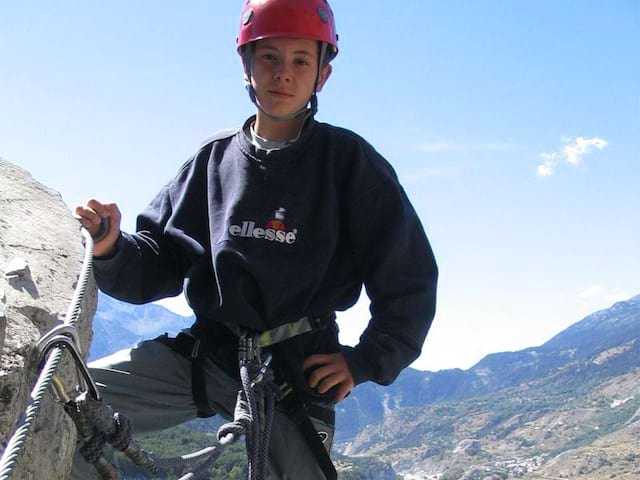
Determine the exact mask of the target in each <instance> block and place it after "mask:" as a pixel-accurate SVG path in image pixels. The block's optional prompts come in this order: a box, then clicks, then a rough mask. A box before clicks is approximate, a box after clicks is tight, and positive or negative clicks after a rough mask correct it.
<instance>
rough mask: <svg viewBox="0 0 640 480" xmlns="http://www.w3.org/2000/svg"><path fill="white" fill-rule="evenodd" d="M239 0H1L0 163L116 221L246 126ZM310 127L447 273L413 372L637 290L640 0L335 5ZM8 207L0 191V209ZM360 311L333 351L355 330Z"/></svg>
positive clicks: (546, 332) (536, 335)
mask: <svg viewBox="0 0 640 480" xmlns="http://www.w3.org/2000/svg"><path fill="white" fill-rule="evenodd" d="M241 5H242V2H241V1H225V2H211V1H208V2H205V1H193V2H183V3H182V4H178V3H175V2H166V1H154V2H151V1H136V2H130V1H111V2H80V1H67V2H56V3H55V4H54V3H52V2H44V1H33V2H4V3H3V4H2V6H0V21H1V22H2V29H1V30H0V156H2V157H3V158H5V159H8V160H10V161H12V162H14V163H16V164H18V165H20V166H22V167H24V168H26V169H27V170H29V171H30V172H31V173H32V174H33V175H34V176H35V177H36V178H37V179H38V180H40V181H41V182H43V183H45V184H46V185H48V186H49V187H51V188H54V189H56V190H58V191H60V192H61V193H62V195H63V198H64V199H65V201H66V202H67V204H68V205H70V206H74V205H76V204H77V203H78V202H84V201H85V200H86V199H88V198H90V197H95V198H98V199H103V200H114V201H116V202H118V204H119V205H120V207H121V209H122V211H123V213H124V227H125V229H128V230H131V229H132V228H133V226H134V222H135V215H136V214H137V212H139V211H140V210H141V209H143V208H144V206H145V205H146V203H147V202H148V201H149V200H150V199H151V198H152V197H153V195H154V194H155V193H156V192H157V190H158V189H159V188H160V187H161V186H162V185H163V184H164V183H165V182H166V181H168V180H169V179H170V178H171V177H172V176H173V175H174V173H175V171H176V170H177V168H178V167H179V166H180V165H181V164H182V163H183V162H184V161H185V160H186V159H187V158H188V156H189V155H190V154H191V153H192V152H193V150H194V148H195V147H196V146H197V145H198V143H199V142H200V141H201V140H202V139H203V138H205V137H206V136H207V135H209V134H210V133H212V132H215V131H217V130H220V129H223V128H229V127H235V126H238V125H239V124H241V122H242V121H243V120H244V119H245V118H246V117H247V116H248V115H250V114H251V113H252V105H251V104H250V103H249V101H248V99H247V98H246V93H245V92H244V90H243V86H242V73H241V69H240V62H239V59H238V57H237V54H236V53H235V37H236V29H237V24H238V20H237V18H238V15H239V11H240V8H241ZM332 5H333V9H334V12H335V15H336V18H337V25H338V32H339V34H340V54H339V56H338V58H337V59H336V60H335V63H334V72H333V75H332V77H331V78H330V80H329V82H328V83H327V85H326V88H325V89H324V91H323V92H322V93H321V95H320V111H319V114H318V119H319V120H322V121H328V122H330V123H334V124H337V125H340V126H343V127H346V128H350V129H352V130H355V131H356V132H358V133H360V134H361V135H363V136H364V137H365V138H367V139H368V140H369V141H370V142H371V143H372V144H373V145H374V146H375V147H376V148H377V149H378V150H379V151H380V152H381V153H382V154H383V155H385V157H386V158H387V159H388V160H389V161H390V162H391V163H392V164H393V165H394V167H395V168H396V170H397V172H398V175H399V177H400V179H401V181H402V182H403V184H404V186H405V188H406V190H407V192H408V193H409V196H410V198H411V199H412V201H413V203H414V205H415V207H416V210H417V211H418V213H419V214H420V217H421V219H422V221H423V223H424V225H425V228H426V230H427V233H428V236H429V238H430V240H431V242H432V246H433V248H434V251H435V253H436V256H437V259H438V263H439V265H440V269H441V281H440V294H439V306H438V313H437V316H436V320H435V322H434V324H433V327H432V331H431V333H430V335H429V338H428V339H427V343H426V345H425V349H424V354H423V356H422V357H421V358H420V360H419V361H418V362H416V364H415V365H414V366H415V367H417V368H425V369H426V368H428V369H440V368H450V367H461V368H467V367H469V366H471V365H472V364H473V363H475V362H476V361H478V360H479V359H480V358H481V357H482V356H483V355H485V354H487V353H490V352H495V351H504V350H515V349H520V348H524V347H527V346H533V345H537V344H540V343H543V342H544V341H546V340H547V339H549V338H550V337H551V336H552V335H554V334H556V333H558V332H559V331H560V330H562V329H563V328H565V327H566V326H568V325H569V324H571V323H573V322H575V321H577V320H579V319H581V318H582V317H583V316H584V315H586V314H588V313H590V312H592V311H594V310H596V309H599V308H604V307H607V306H609V305H610V304H611V303H613V302H614V301H616V300H620V299H623V298H626V297H630V296H632V295H635V294H638V293H640V281H639V275H638V274H639V273H640V253H639V250H640V249H639V248H638V245H639V241H640V219H639V212H640V194H639V193H638V190H639V188H638V184H639V183H640V166H639V160H640V158H639V155H638V152H639V151H640V3H639V2H637V1H635V0H629V1H623V0H612V1H608V2H601V1H599V2H596V1H588V0H580V1H572V2H569V1H565V2H558V1H544V0H536V1H533V0H529V1H521V2H512V1H506V0H503V1H498V0H493V1H488V0H477V1H474V2H471V1H460V0H452V1H444V0H442V1H427V0H409V1H406V2H402V3H398V2H391V1H380V2H376V3H373V2H360V1H344V0H343V1H341V2H338V1H335V0H334V2H333V4H332ZM0 195H1V193H0ZM367 319H368V317H367V306H366V304H365V303H364V302H362V303H360V304H359V305H358V306H357V307H356V308H355V309H353V311H351V312H350V313H347V314H345V315H343V316H342V317H341V328H342V334H343V339H344V340H345V341H347V342H354V341H357V337H358V335H359V331H360V330H361V329H362V328H363V326H364V325H365V324H366V321H367Z"/></svg>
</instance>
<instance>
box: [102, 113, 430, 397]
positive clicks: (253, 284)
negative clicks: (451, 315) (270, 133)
mask: <svg viewBox="0 0 640 480" xmlns="http://www.w3.org/2000/svg"><path fill="white" fill-rule="evenodd" d="M95 274H96V279H97V281H98V285H99V286H100V288H101V289H102V290H103V291H105V292H106V293H108V294H110V295H112V296H114V297H116V298H119V299H121V300H124V301H127V302H131V303H146V302H151V301H154V300H158V299H161V298H164V297H168V296H174V295H177V294H179V293H180V292H181V291H182V289H183V287H184V288H185V293H186V296H187V299H188V301H189V304H190V305H191V307H192V308H193V310H194V312H195V314H196V318H197V320H196V324H195V326H194V330H195V331H198V332H199V334H200V335H205V336H209V340H211V341H210V342H207V343H209V344H212V345H216V343H217V344H219V346H220V348H219V350H220V351H221V352H223V351H224V352H226V353H225V355H227V356H229V357H230V356H231V355H235V346H234V349H229V348H226V349H225V345H226V346H228V340H229V339H228V338H226V337H225V335H224V333H223V332H225V331H226V329H224V328H220V327H221V325H224V324H233V325H238V326H241V327H245V328H248V329H251V330H256V331H264V330H266V329H270V328H273V327H275V326H278V325H281V324H284V323H289V322H292V321H295V320H297V319H298V318H300V317H302V316H305V315H322V314H327V313H330V312H333V311H343V310H346V309H348V308H349V307H351V306H353V305H354V303H355V302H356V301H357V299H358V295H359V293H360V290H361V287H362V285H363V284H364V286H365V288H366V292H367V295H368V296H369V298H370V300H371V309H370V310H371V320H370V322H369V325H368V327H367V328H366V330H365V331H364V333H363V334H362V336H361V338H360V343H359V344H358V345H357V346H356V347H355V348H349V347H340V346H339V345H338V343H337V332H336V331H335V329H327V330H325V331H321V332H319V333H314V334H307V335H302V336H301V337H305V338H299V339H294V341H292V342H284V343H283V344H282V347H281V351H282V352H284V353H283V355H284V357H286V358H285V359H284V360H282V361H283V362H286V363H288V364H291V363H292V362H293V363H296V364H298V365H293V368H294V369H298V370H300V372H301V367H302V360H303V358H304V357H306V356H308V355H311V354H313V353H330V352H336V351H340V350H342V351H343V352H344V354H345V356H346V359H347V362H348V364H349V367H350V369H351V372H352V375H353V376H354V379H355V381H356V383H361V382H363V381H367V380H373V381H375V382H378V383H380V384H385V385H386V384H389V383H391V382H392V381H393V380H394V379H395V378H396V377H397V375H398V374H399V373H400V371H401V370H402V369H403V368H405V367H407V366H408V365H409V364H410V363H411V362H412V361H413V360H415V359H416V358H417V357H418V356H419V354H420V351H421V348H422V344H423V343H424V339H425V336H426V334H427V331H428V330H429V327H430V325H431V322H432V319H433V316H434V313H435V300H436V281H437V267H436V263H435V260H434V257H433V253H432V251H431V248H430V246H429V243H428V241H427V238H426V236H425V233H424V231H423V228H422V225H421V223H420V220H419V219H418V217H417V215H416V213H415V211H414V209H413V207H412V206H411V204H410V202H409V200H408V198H407V196H406V194H405V192H404V190H403V189H402V187H401V186H400V184H399V182H398V179H397V176H396V174H395V172H394V171H393V168H392V167H391V166H390V165H389V163H388V162H387V161H386V160H385V159H384V158H383V157H382V156H381V155H380V154H379V153H377V152H376V151H375V150H374V149H373V147H371V145H369V144H368V143H367V142H366V141H364V140H363V139H362V138H361V137H359V136H357V135H356V134H354V133H353V132H351V131H348V130H345V129H341V128H337V127H334V126H331V125H328V124H324V123H318V122H316V121H313V120H312V121H311V122H310V124H309V126H308V127H307V128H306V129H305V131H304V133H303V134H302V136H301V137H300V139H299V140H298V141H297V142H295V143H294V144H292V145H291V146H289V147H287V148H284V149H282V150H278V151H273V152H270V153H269V154H266V153H265V152H264V151H260V150H257V149H256V148H255V147H254V146H253V145H252V144H251V142H250V141H249V139H248V138H247V136H246V135H245V134H244V132H243V131H242V130H240V131H237V132H234V133H229V134H220V135H217V136H216V137H214V138H213V139H212V140H210V141H208V142H206V143H205V144H204V145H203V146H202V147H201V148H199V150H198V151H197V152H196V153H195V155H194V156H193V157H192V158H191V159H189V160H188V161H187V162H186V163H185V164H184V165H183V166H182V168H181V169H180V170H179V171H178V174H177V175H176V176H175V178H174V179H173V180H171V181H170V182H169V183H168V184H167V185H166V186H165V187H164V188H163V189H162V190H161V191H160V193H158V195H157V196H156V197H155V199H154V200H153V201H152V202H151V204H150V205H149V206H148V207H147V209H146V210H145V211H144V212H143V213H142V214H140V215H139V217H138V221H137V232H136V233H134V234H128V233H124V232H123V233H122V235H121V237H120V239H119V240H118V243H117V249H116V253H115V255H113V256H112V257H110V258H108V259H98V260H97V261H96V262H95ZM314 336H315V337H316V338H312V337H314ZM318 336H319V337H320V338H317V337H318ZM287 343H290V345H289V346H287ZM287 349H289V350H291V351H293V352H295V353H294V354H292V356H291V355H290V356H287V352H286V351H287ZM214 350H215V349H214ZM232 350H233V351H232ZM222 356H224V355H222ZM289 367H290V368H291V367H292V366H291V365H289ZM298 380H299V381H294V383H299V384H300V385H299V386H300V388H304V386H303V385H302V383H304V381H303V380H302V377H301V373H300V375H299V378H298Z"/></svg>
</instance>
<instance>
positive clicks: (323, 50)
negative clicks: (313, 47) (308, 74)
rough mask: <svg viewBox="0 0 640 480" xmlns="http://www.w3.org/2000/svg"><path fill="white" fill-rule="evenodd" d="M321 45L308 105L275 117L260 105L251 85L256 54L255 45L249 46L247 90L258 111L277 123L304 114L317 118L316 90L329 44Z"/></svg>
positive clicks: (247, 53)
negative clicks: (254, 55) (254, 54)
mask: <svg viewBox="0 0 640 480" xmlns="http://www.w3.org/2000/svg"><path fill="white" fill-rule="evenodd" d="M320 44H321V47H320V55H319V56H318V72H317V74H316V81H315V84H314V86H313V93H312V94H311V98H309V100H307V103H306V104H305V106H304V107H303V108H301V109H300V110H298V111H297V112H293V113H290V114H288V115H273V114H271V113H269V112H267V110H266V109H265V108H264V107H263V106H262V105H260V100H258V96H257V95H256V91H255V89H254V88H253V85H252V84H251V70H252V69H253V53H254V48H255V44H250V45H249V46H248V48H247V52H246V53H245V56H246V60H245V62H246V63H245V73H246V75H247V80H246V82H245V88H246V89H247V93H248V94H249V98H250V99H251V102H252V103H253V104H254V105H255V106H256V108H257V109H258V110H260V111H261V112H262V113H264V114H265V115H266V116H267V117H269V118H270V119H272V120H275V121H276V122H286V121H287V120H291V119H292V118H295V117H297V116H298V115H301V114H303V113H304V114H308V115H309V116H311V117H313V116H315V114H316V113H317V112H318V95H317V92H316V90H317V88H318V82H319V81H320V71H321V70H322V65H323V63H324V59H325V56H326V54H327V44H326V43H324V42H320ZM309 104H310V105H309ZM307 105H309V108H307Z"/></svg>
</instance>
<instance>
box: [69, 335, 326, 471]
mask: <svg viewBox="0 0 640 480" xmlns="http://www.w3.org/2000/svg"><path fill="white" fill-rule="evenodd" d="M205 362H206V363H205V372H206V386H207V396H208V398H209V399H210V406H211V407H212V408H213V410H215V411H216V412H217V413H218V414H220V415H221V416H223V417H224V418H226V419H232V418H233V410H234V406H235V402H236V396H237V393H238V390H239V389H240V388H241V385H240V383H239V382H238V381H236V380H235V379H234V378H232V377H229V376H228V375H227V374H226V373H225V372H223V371H222V370H221V369H220V368H219V367H218V366H217V365H216V364H215V363H214V362H213V361H211V360H206V361H205ZM89 368H90V370H91V374H92V375H93V377H94V379H95V381H96V383H99V384H100V385H99V387H100V393H101V395H102V396H103V398H104V401H105V402H106V403H108V404H109V405H111V406H112V407H113V410H114V411H116V412H122V413H123V414H124V415H126V416H128V417H129V418H130V419H131V420H132V421H133V425H134V429H135V432H136V434H139V433H147V432H153V431H158V430H162V429H165V428H169V427H173V426H176V425H179V424H181V423H183V422H185V421H187V420H191V419H193V418H196V416H197V414H196V405H195V403H194V401H193V396H192V393H191V392H192V391H191V365H190V362H189V360H188V359H187V358H185V357H183V356H182V355H180V354H178V353H176V352H174V351H173V350H171V349H170V348H169V347H167V346H166V345H164V344H162V343H160V342H156V341H153V340H151V341H147V342H143V343H141V344H139V345H138V346H137V347H135V348H133V349H127V350H121V351H119V352H117V353H114V354H113V355H110V356H108V357H105V358H102V359H99V360H96V361H95V362H92V363H91V364H90V365H89ZM311 420H312V422H313V423H314V425H315V427H316V429H317V430H318V431H323V432H327V434H328V438H327V440H326V442H325V446H326V447H327V449H328V450H330V448H331V442H332V441H333V428H334V427H333V425H327V424H325V423H323V422H321V421H320V420H317V419H313V418H312V419H311ZM323 437H324V436H323ZM184 453H191V452H184ZM269 471H270V474H271V479H272V480H287V479H296V480H301V479H304V480H306V479H309V480H314V479H318V480H322V479H324V478H325V477H324V475H323V473H322V470H321V469H320V467H318V465H317V462H316V460H315V458H314V456H313V454H312V453H311V450H310V449H309V447H308V446H307V443H306V441H305V439H304V437H303V436H302V434H301V433H300V432H299V430H298V427H297V426H296V425H295V423H293V422H292V421H291V420H290V419H289V418H288V417H287V416H286V415H285V414H284V413H283V412H280V411H278V409H276V411H275V414H274V419H273V429H272V433H271V443H270V447H269ZM71 477H72V479H73V480H81V479H82V480H88V479H97V478H98V477H97V476H96V473H95V469H94V468H93V466H92V465H90V464H88V463H87V462H85V461H84V459H83V458H82V456H81V455H80V454H78V453H76V456H75V459H74V464H73V472H72V475H71Z"/></svg>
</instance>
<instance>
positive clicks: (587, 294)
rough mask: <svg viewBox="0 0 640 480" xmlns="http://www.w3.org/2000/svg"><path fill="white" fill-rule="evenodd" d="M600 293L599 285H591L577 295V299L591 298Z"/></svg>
mask: <svg viewBox="0 0 640 480" xmlns="http://www.w3.org/2000/svg"><path fill="white" fill-rule="evenodd" d="M600 293H602V287H601V286H599V285H591V286H590V287H589V288H587V289H586V290H584V291H582V292H580V293H579V294H578V298H592V297H595V296H596V295H599V294H600Z"/></svg>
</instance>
